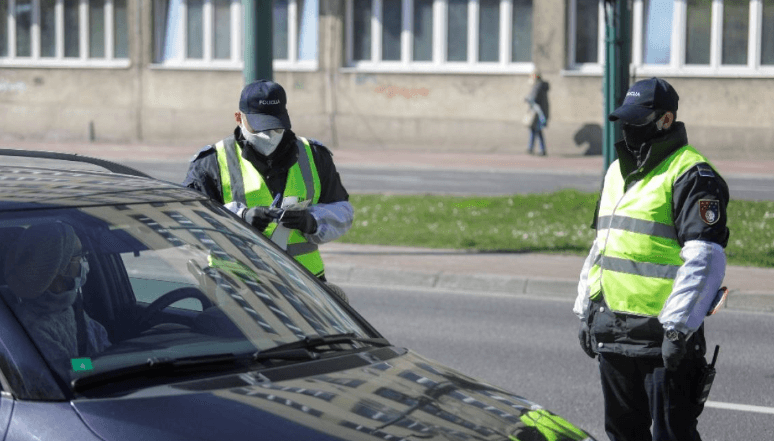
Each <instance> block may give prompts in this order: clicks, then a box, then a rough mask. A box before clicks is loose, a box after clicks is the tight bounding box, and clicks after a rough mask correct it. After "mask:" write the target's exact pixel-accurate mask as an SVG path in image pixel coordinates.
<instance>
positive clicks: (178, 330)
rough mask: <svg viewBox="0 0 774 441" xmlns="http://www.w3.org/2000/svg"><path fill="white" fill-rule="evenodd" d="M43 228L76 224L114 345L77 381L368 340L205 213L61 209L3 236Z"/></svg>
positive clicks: (308, 284)
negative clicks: (149, 364)
mask: <svg viewBox="0 0 774 441" xmlns="http://www.w3.org/2000/svg"><path fill="white" fill-rule="evenodd" d="M44 214H45V216H44ZM84 215H86V216H84ZM44 220H45V221H46V222H50V221H52V220H55V221H59V222H62V223H65V224H68V225H71V226H72V227H73V228H74V229H75V231H76V232H77V234H78V236H79V237H80V238H81V241H82V243H83V248H84V250H86V251H88V267H89V276H88V280H87V282H86V284H85V285H84V286H83V305H84V309H85V311H87V312H88V314H89V315H90V316H91V317H93V318H94V319H95V320H97V321H99V322H100V323H102V324H103V325H104V326H105V328H106V329H107V332H108V334H109V336H110V339H111V342H112V343H113V345H112V346H111V347H110V348H108V349H107V350H106V351H105V352H104V353H102V354H98V355H96V356H94V357H89V361H90V362H91V364H89V363H88V362H84V363H81V364H80V365H79V366H83V369H84V370H83V371H80V370H79V371H76V370H73V369H74V368H73V367H71V366H70V364H71V363H70V360H67V361H66V363H65V364H64V366H67V369H66V370H68V371H69V372H68V375H69V376H70V377H71V378H72V377H79V376H87V375H89V374H92V373H93V372H98V371H100V370H104V369H116V368H120V367H121V366H130V365H135V364H137V363H138V361H139V362H142V361H144V360H147V359H149V358H156V359H170V358H180V357H192V356H204V355H210V354H218V353H223V352H224V349H225V348H228V352H232V353H235V354H238V353H254V352H255V351H260V350H265V349H269V348H272V347H275V346H277V345H280V344H285V343H289V342H292V341H296V340H299V339H303V338H304V337H305V336H307V335H321V336H324V335H329V334H342V333H354V334H355V335H357V336H361V337H369V335H368V333H367V331H365V330H364V329H363V328H362V326H361V325H360V322H359V321H358V320H357V319H356V318H354V317H352V316H351V315H350V313H349V312H347V311H346V310H345V309H343V308H342V307H341V306H340V304H339V303H338V302H337V301H336V300H334V299H333V298H331V296H330V295H329V294H328V293H327V292H326V291H325V290H324V289H323V288H321V287H320V286H319V284H318V282H317V281H316V280H315V279H314V278H313V277H312V276H310V275H309V274H307V273H306V272H305V271H304V270H303V269H301V268H300V267H299V266H298V265H296V264H295V262H293V261H292V259H290V258H288V257H286V255H284V253H281V252H278V251H277V250H275V249H274V248H273V247H272V246H271V244H269V243H268V241H265V240H264V239H263V238H262V237H259V236H256V235H255V234H254V233H253V232H252V231H251V230H249V229H248V228H245V227H244V226H243V225H242V224H241V223H240V222H238V221H236V220H235V219H234V218H233V217H232V216H230V215H228V214H226V213H223V212H220V211H218V210H210V209H209V208H208V207H207V206H206V205H205V204H202V203H199V202H182V203H154V204H133V205H123V206H110V207H88V208H83V209H81V210H80V211H76V210H56V211H52V212H51V213H37V214H36V217H35V218H34V219H24V218H19V219H14V220H3V221H2V222H0V228H2V229H3V230H5V229H9V228H15V229H17V230H19V229H23V228H29V227H30V226H31V225H33V224H36V223H40V222H43V221H44ZM0 233H2V231H0ZM80 355H81V356H83V355H84V354H80ZM89 355H90V354H89ZM81 358H83V357H81ZM79 359H80V358H79ZM60 362H64V361H62V360H60V361H59V362H57V363H60ZM59 366H61V364H60V365H59ZM60 371H61V369H60Z"/></svg>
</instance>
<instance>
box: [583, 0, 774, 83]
mask: <svg viewBox="0 0 774 441" xmlns="http://www.w3.org/2000/svg"><path fill="white" fill-rule="evenodd" d="M604 8H605V2H604V1H603V0H570V3H569V8H568V14H569V15H568V23H569V26H570V29H569V32H568V35H569V36H570V40H569V42H568V47H569V51H568V60H569V68H570V69H571V70H575V71H579V72H584V71H585V72H589V73H594V74H601V73H602V70H603V69H602V68H603V63H604V57H603V54H604V51H605V47H604V38H605V36H604V17H605V15H604V12H605V11H604ZM581 23H582V24H583V25H581ZM632 68H633V71H634V72H635V74H636V75H637V76H645V75H669V76H710V77H712V76H720V77H722V76H732V77H736V76H774V0H633V1H632Z"/></svg>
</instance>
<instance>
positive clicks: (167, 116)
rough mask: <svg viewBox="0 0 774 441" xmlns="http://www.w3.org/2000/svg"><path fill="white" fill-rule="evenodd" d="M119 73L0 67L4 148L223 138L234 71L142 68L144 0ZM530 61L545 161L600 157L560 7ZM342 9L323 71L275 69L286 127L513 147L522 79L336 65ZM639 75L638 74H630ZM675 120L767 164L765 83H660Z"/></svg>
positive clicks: (428, 145)
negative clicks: (673, 99)
mask: <svg viewBox="0 0 774 441" xmlns="http://www.w3.org/2000/svg"><path fill="white" fill-rule="evenodd" d="M129 8H130V11H131V13H130V33H131V53H130V58H131V65H130V66H129V67H128V68H125V69H84V68H80V69H56V68H46V69H42V68H35V69H31V68H16V67H2V68H0V115H2V118H0V140H13V139H25V138H35V139H39V140H40V139H43V140H51V141H57V140H67V141H70V140H83V141H84V142H88V141H90V140H94V141H98V142H141V143H146V144H173V145H191V146H192V149H194V148H196V147H197V146H200V145H204V144H207V143H211V142H214V141H216V140H218V139H221V138H222V137H224V136H225V135H227V134H229V133H230V132H231V130H232V129H233V127H234V126H235V124H234V116H233V114H234V112H235V111H236V110H237V105H238V100H239V92H240V90H241V87H242V81H243V80H242V72H241V71H235V70H232V71H223V70H220V71H218V70H210V71H202V70H184V69H169V68H161V67H158V66H153V65H152V63H151V45H152V42H151V39H150V38H149V36H150V35H151V24H150V22H151V20H150V13H149V8H148V4H147V2H145V1H143V0H130V1H129ZM534 8H535V9H534V11H535V14H534V35H533V62H534V64H535V66H536V67H537V68H538V69H539V70H540V71H541V73H542V74H543V77H544V79H545V80H546V81H548V82H549V84H550V91H549V100H550V103H551V119H550V121H549V125H548V128H547V129H546V131H545V137H546V141H547V144H548V150H549V155H562V156H578V155H586V154H600V152H601V139H602V124H603V121H604V115H603V96H602V77H601V76H600V75H580V74H578V73H573V72H569V71H567V70H566V68H567V66H566V52H567V48H566V46H567V43H566V41H567V36H566V32H565V29H566V25H565V21H566V19H565V16H566V12H565V1H564V0H541V1H535V2H534ZM343 17H344V6H343V2H342V1H340V0H321V2H320V24H319V54H318V64H319V68H318V70H317V71H315V72H275V74H274V79H275V80H276V81H277V82H279V83H281V84H282V85H283V86H284V87H285V89H286V91H287V94H288V99H289V104H288V107H289V112H290V116H291V120H292V124H293V129H294V130H295V131H296V132H297V133H299V134H301V135H304V136H308V137H313V138H317V139H319V140H321V141H323V142H324V143H326V144H327V145H329V146H331V147H332V148H340V149H349V148H365V149H380V150H385V149H393V150H403V149H411V150H413V149H423V150H447V151H481V152H522V151H524V150H525V149H526V143H527V140H528V131H527V129H526V128H525V127H524V126H523V125H522V124H521V122H520V121H521V118H522V116H523V114H524V112H525V110H526V105H525V103H524V102H523V97H524V96H525V95H526V94H527V93H528V91H529V85H528V84H527V75H526V74H451V73H437V74H404V73H401V74H397V73H363V72H357V71H355V70H353V69H349V68H346V67H344V57H343V52H344V51H343V42H344V31H343V29H344V20H343ZM635 79H641V78H633V80H635ZM667 80H669V81H670V82H671V83H672V84H673V85H674V86H675V88H676V89H677V91H678V93H679V94H680V97H681V99H680V111H679V112H678V119H679V120H682V121H684V122H685V123H686V125H687V127H688V135H689V140H690V141H691V142H692V143H693V144H695V145H696V146H697V147H699V148H700V149H701V150H702V151H703V152H705V153H706V154H707V155H709V156H710V158H714V159H733V158H740V159H758V158H760V159H774V118H772V115H773V112H772V111H771V109H770V104H769V103H771V102H774V78H692V77H679V78H667Z"/></svg>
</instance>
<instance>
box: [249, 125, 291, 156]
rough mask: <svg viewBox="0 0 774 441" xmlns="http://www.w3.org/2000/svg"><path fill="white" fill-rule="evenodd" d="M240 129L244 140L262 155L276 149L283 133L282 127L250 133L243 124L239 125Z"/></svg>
mask: <svg viewBox="0 0 774 441" xmlns="http://www.w3.org/2000/svg"><path fill="white" fill-rule="evenodd" d="M239 127H240V129H241V130H242V136H244V137H245V140H247V142H248V143H249V144H250V145H251V146H252V147H253V148H254V149H255V150H256V151H257V152H258V153H260V154H262V155H263V156H269V155H271V154H272V153H274V150H277V146H279V143H280V141H282V136H283V135H284V134H285V130H284V129H271V130H265V131H263V132H257V133H251V132H250V131H249V130H247V129H246V128H245V126H244V125H240V126H239Z"/></svg>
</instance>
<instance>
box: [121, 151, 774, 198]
mask: <svg viewBox="0 0 774 441" xmlns="http://www.w3.org/2000/svg"><path fill="white" fill-rule="evenodd" d="M124 163H125V164H126V165H129V166H130V167H134V168H136V169H138V170H141V171H144V172H145V173H147V174H149V175H151V176H153V177H156V178H160V179H163V180H166V181H171V182H177V183H180V182H182V181H183V178H184V177H185V173H186V170H187V167H188V163H184V162H151V161H125V162H124ZM338 170H339V173H340V175H341V180H342V182H343V183H344V186H345V187H346V188H347V190H348V191H349V192H350V193H371V194H374V193H378V194H381V193H391V194H448V195H469V196H496V195H509V194H525V193H551V192H554V191H557V190H560V189H563V188H574V189H577V190H581V191H586V192H597V191H599V188H600V185H601V179H602V177H601V172H600V175H596V174H589V173H588V172H578V173H572V172H545V171H528V170H512V171H507V172H499V171H483V172H481V171H464V170H444V169H432V170H419V169H400V168H366V167H351V166H340V167H338ZM726 179H727V182H728V185H729V188H730V190H731V198H732V199H739V200H758V201H774V175H773V176H772V177H770V178H765V177H743V176H727V177H726Z"/></svg>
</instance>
